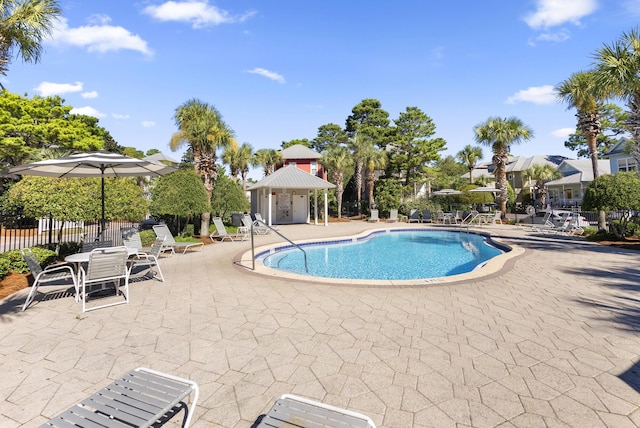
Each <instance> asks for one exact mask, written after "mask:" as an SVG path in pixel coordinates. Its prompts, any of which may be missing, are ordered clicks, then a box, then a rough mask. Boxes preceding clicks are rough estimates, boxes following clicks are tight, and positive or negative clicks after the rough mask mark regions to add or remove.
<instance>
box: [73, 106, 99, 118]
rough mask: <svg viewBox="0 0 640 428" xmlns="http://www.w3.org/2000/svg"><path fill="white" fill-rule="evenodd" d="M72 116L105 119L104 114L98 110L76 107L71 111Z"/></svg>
mask: <svg viewBox="0 0 640 428" xmlns="http://www.w3.org/2000/svg"><path fill="white" fill-rule="evenodd" d="M70 113H71V114H83V115H85V116H93V117H97V118H98V119H99V118H101V117H104V116H105V115H104V113H101V112H99V111H98V110H96V109H95V108H93V107H89V106H86V107H76V108H73V109H71V111H70Z"/></svg>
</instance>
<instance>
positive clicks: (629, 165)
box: [618, 158, 637, 172]
mask: <svg viewBox="0 0 640 428" xmlns="http://www.w3.org/2000/svg"><path fill="white" fill-rule="evenodd" d="M636 169H637V164H636V160H635V159H634V158H624V159H618V172H621V171H635V170H636Z"/></svg>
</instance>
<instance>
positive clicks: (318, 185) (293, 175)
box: [249, 165, 336, 226]
mask: <svg viewBox="0 0 640 428" xmlns="http://www.w3.org/2000/svg"><path fill="white" fill-rule="evenodd" d="M334 187H336V186H335V184H331V183H329V182H328V181H325V180H323V179H321V178H318V177H316V176H314V175H311V174H309V173H308V172H305V171H303V170H301V169H299V168H297V167H296V166H294V165H288V166H285V167H283V168H280V169H278V170H276V171H275V172H274V173H273V174H270V175H268V176H266V177H265V178H263V179H262V180H260V181H259V182H257V183H255V184H253V185H251V186H250V187H249V191H250V192H251V211H252V212H259V213H260V214H262V217H263V218H264V219H265V220H266V221H267V224H269V225H270V226H271V225H273V224H296V223H310V222H311V221H310V209H309V193H310V192H311V191H313V193H314V223H315V224H318V190H324V191H325V193H324V225H325V226H327V225H328V215H329V202H328V199H327V191H328V190H329V189H333V188H334Z"/></svg>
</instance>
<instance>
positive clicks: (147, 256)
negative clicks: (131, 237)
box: [130, 236, 166, 282]
mask: <svg viewBox="0 0 640 428" xmlns="http://www.w3.org/2000/svg"><path fill="white" fill-rule="evenodd" d="M165 239H166V238H165V237H164V236H158V237H157V238H156V240H155V241H154V242H153V245H151V249H150V250H149V251H147V252H142V251H138V253H137V254H136V258H135V259H134V260H133V261H132V262H131V267H130V271H132V270H133V269H134V268H137V267H143V268H148V269H149V271H150V272H151V273H152V275H153V277H154V278H159V279H160V281H162V282H164V276H162V270H161V269H160V263H159V259H160V254H161V253H162V249H163V247H164V240H165ZM153 268H155V272H154V270H153Z"/></svg>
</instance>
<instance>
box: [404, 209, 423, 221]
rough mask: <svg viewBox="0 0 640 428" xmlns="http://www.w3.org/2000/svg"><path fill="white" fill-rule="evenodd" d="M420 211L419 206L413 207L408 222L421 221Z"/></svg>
mask: <svg viewBox="0 0 640 428" xmlns="http://www.w3.org/2000/svg"><path fill="white" fill-rule="evenodd" d="M420 221H421V220H420V211H418V209H417V208H412V209H411V212H410V213H409V218H408V219H407V222H408V223H413V222H416V223H420Z"/></svg>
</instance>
